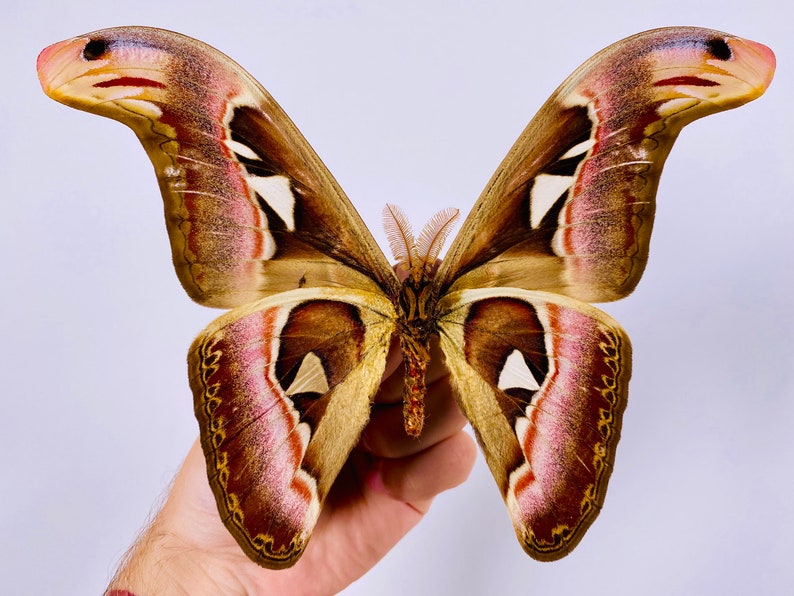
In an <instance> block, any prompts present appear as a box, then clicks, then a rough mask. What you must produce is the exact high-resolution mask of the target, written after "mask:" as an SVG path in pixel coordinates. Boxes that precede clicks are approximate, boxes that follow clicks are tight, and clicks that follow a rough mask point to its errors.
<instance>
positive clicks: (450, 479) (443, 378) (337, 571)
mask: <svg viewBox="0 0 794 596" xmlns="http://www.w3.org/2000/svg"><path fill="white" fill-rule="evenodd" d="M431 362H441V358H440V354H438V353H434V354H433V358H432V360H431ZM427 383H428V392H427V398H426V400H427V405H426V423H425V427H424V430H423V433H422V436H421V438H419V439H413V438H411V437H408V436H407V435H406V434H405V431H404V429H403V422H402V416H403V414H402V387H403V375H402V360H401V358H400V355H399V352H398V351H396V350H392V354H391V355H390V358H389V363H388V365H387V369H386V373H385V374H384V381H383V383H382V385H381V388H380V391H379V392H378V395H377V396H376V399H375V402H376V405H375V406H374V407H373V409H372V416H371V419H370V422H369V424H368V425H367V427H366V429H365V430H364V433H363V435H362V438H361V440H360V441H359V444H358V445H357V446H356V448H355V449H354V450H353V452H352V453H351V455H350V458H349V460H348V462H347V464H346V465H345V467H344V468H343V470H342V472H341V473H340V475H339V478H337V480H336V482H335V484H334V486H333V488H332V490H331V492H330V493H329V495H328V498H327V499H326V502H325V505H324V507H323V510H322V514H321V515H320V518H319V520H318V522H317V526H316V527H315V530H314V533H313V537H312V539H311V541H310V542H309V544H308V546H307V548H306V551H305V553H304V554H303V556H302V558H301V559H300V560H299V561H298V562H297V563H296V564H295V566H293V567H291V568H289V569H284V570H279V571H274V570H270V569H264V568H262V567H259V566H258V565H256V564H255V563H253V562H252V561H251V560H250V559H248V557H247V556H246V555H245V553H244V552H243V551H242V550H241V548H240V547H239V546H238V545H237V542H236V541H235V540H234V538H233V537H232V536H231V534H230V533H229V532H228V530H227V529H226V528H225V527H224V525H223V523H222V522H221V519H220V516H219V514H218V509H217V507H216V504H215V497H214V496H213V494H212V491H211V490H210V487H209V483H208V481H207V474H206V466H205V462H204V456H203V455H202V453H201V447H200V445H199V443H198V441H196V442H195V443H194V444H193V447H192V448H191V449H190V452H189V453H188V455H187V457H186V458H185V461H184V463H183V465H182V467H181V469H180V470H179V472H178V473H177V475H176V478H175V479H174V483H173V486H172V487H171V491H170V493H169V495H168V497H167V499H166V502H165V504H164V505H163V508H162V510H161V511H160V512H159V513H158V514H157V516H156V517H155V519H154V520H153V521H152V523H151V525H150V526H149V527H148V528H147V529H146V530H145V531H144V532H143V534H142V535H141V537H140V539H139V540H138V542H137V543H136V544H135V545H134V546H133V547H132V549H131V550H130V553H129V554H128V556H127V558H126V560H125V562H124V563H123V564H122V567H121V569H120V570H119V572H118V573H117V575H116V577H115V578H114V579H113V581H112V582H111V585H110V587H109V588H108V592H107V594H108V595H114V594H115V595H118V596H121V595H126V594H130V593H131V594H137V595H143V594H169V593H188V594H191V595H194V594H195V595H199V594H269V593H278V594H307V593H311V594H334V593H336V592H339V591H340V590H342V589H343V588H345V587H346V586H348V585H349V584H350V583H352V582H353V581H355V580H356V579H358V578H359V577H361V576H362V575H363V574H364V573H366V572H367V571H368V570H369V569H371V568H372V567H373V566H374V565H375V564H376V563H377V562H378V561H379V560H380V559H381V558H383V556H384V555H385V554H386V553H387V552H388V551H389V550H390V549H391V548H392V547H393V546H394V545H395V544H397V542H399V540H400V539H402V537H403V536H405V535H406V534H407V533H408V531H409V530H410V529H411V528H413V527H414V526H415V525H416V524H417V523H419V521H420V520H421V519H422V517H423V516H424V514H425V513H427V511H428V509H429V508H430V504H431V502H432V500H433V498H434V497H435V496H436V495H437V494H439V493H440V492H442V491H444V490H447V489H449V488H452V487H454V486H457V485H458V484H460V483H461V482H463V481H464V480H465V479H466V477H467V476H468V475H469V472H470V471H471V468H472V466H473V464H474V459H475V456H476V448H475V446H474V442H473V441H472V439H471V437H470V436H469V435H468V434H466V433H465V432H463V431H462V428H463V426H464V425H465V423H466V420H465V418H464V417H463V415H462V414H461V413H460V412H459V410H458V409H457V406H456V405H455V403H454V400H453V398H452V395H451V389H450V386H449V383H448V373H447V372H446V370H445V369H444V368H443V367H442V366H440V365H438V366H436V367H431V368H430V369H429V370H428V376H427ZM125 590H126V591H127V592H125Z"/></svg>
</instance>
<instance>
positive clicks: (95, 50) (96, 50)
mask: <svg viewBox="0 0 794 596" xmlns="http://www.w3.org/2000/svg"><path fill="white" fill-rule="evenodd" d="M107 51H108V44H107V42H106V41H104V40H102V39H92V40H91V41H89V42H88V43H87V44H85V47H84V48H83V58H84V59H86V60H99V59H100V58H101V57H102V56H104V55H105V53H106V52H107Z"/></svg>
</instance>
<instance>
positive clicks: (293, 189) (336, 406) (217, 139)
mask: <svg viewBox="0 0 794 596" xmlns="http://www.w3.org/2000/svg"><path fill="white" fill-rule="evenodd" d="M774 66H775V59H774V55H773V53H772V52H771V51H770V50H769V49H768V48H766V47H765V46H763V45H761V44H758V43H755V42H751V41H747V40H743V39H740V38H737V37H734V36H731V35H727V34H725V33H720V32H717V31H711V30H706V29H698V28H692V27H675V28H665V29H657V30H653V31H647V32H645V33H640V34H638V35H635V36H633V37H629V38H627V39H624V40H622V41H619V42H617V43H616V44H614V45H612V46H609V47H608V48H606V49H604V50H602V51H601V52H599V53H598V54H596V55H595V56H594V57H593V58H591V59H589V60H588V61H586V62H585V63H584V64H583V65H582V66H581V67H580V68H578V69H577V70H576V71H575V72H574V73H573V74H572V75H571V76H570V77H569V78H568V79H567V80H566V81H565V82H564V83H563V84H562V85H561V86H560V87H559V88H558V89H557V90H556V91H555V92H554V93H553V94H552V96H551V98H550V99H549V100H548V101H547V102H546V103H545V104H544V105H543V107H542V108H541V109H540V111H539V113H538V114H537V116H536V117H535V118H534V119H533V120H532V121H531V122H530V124H529V125H528V126H527V128H526V129H525V130H524V132H523V133H522V134H521V136H520V137H519V138H518V140H517V141H516V143H515V145H514V146H513V148H512V149H511V150H510V152H509V153H508V154H507V157H505V159H504V161H503V162H502V164H501V165H500V166H499V168H498V169H497V171H496V173H495V174H494V175H493V177H492V178H491V180H490V181H489V182H488V184H487V185H486V187H485V190H484V191H483V193H482V195H481V197H480V198H479V200H478V201H477V203H476V204H475V206H474V208H473V210H472V212H471V214H470V215H469V216H468V218H467V219H466V220H465V222H464V223H463V225H462V228H461V230H460V232H459V233H458V234H457V236H456V237H455V239H454V240H453V242H452V245H451V247H450V249H449V251H448V254H447V255H446V257H445V258H444V259H443V260H442V261H441V262H440V264H438V265H437V264H436V257H437V256H438V255H439V254H440V251H441V247H442V245H443V242H444V239H445V237H446V235H447V234H448V233H449V231H450V229H451V224H452V221H453V220H454V218H455V215H456V212H455V211H454V210H445V211H442V212H441V213H440V214H439V215H438V216H436V218H434V219H433V220H432V221H431V223H430V224H429V225H428V227H426V228H425V230H424V231H423V232H422V234H420V236H419V238H418V239H415V238H414V236H413V234H412V233H411V231H410V227H409V226H408V225H407V223H406V218H405V216H404V215H403V214H402V213H401V212H400V211H399V210H398V209H397V208H396V207H391V206H390V207H387V209H386V211H385V219H386V221H387V233H388V237H389V241H390V244H391V246H392V248H393V250H394V252H395V254H396V256H397V257H398V260H399V261H400V263H401V266H402V267H403V268H404V269H405V274H406V275H407V277H405V279H404V281H400V278H399V277H398V276H397V275H396V274H395V272H394V270H393V269H392V267H391V266H390V265H389V262H388V261H387V259H386V257H385V256H384V254H383V253H382V252H381V250H380V248H379V247H378V246H377V244H376V243H375V241H374V239H373V237H372V235H371V234H370V232H369V230H368V229H367V227H366V226H365V225H364V223H363V221H362V219H361V218H360V217H359V215H358V213H357V212H356V211H355V209H354V208H353V206H352V204H351V203H350V201H349V200H348V199H347V197H346V196H345V195H344V193H343V191H342V190H341V188H340V187H339V185H338V184H337V183H336V181H335V180H334V179H333V177H332V176H331V174H330V173H329V172H328V170H327V169H326V168H325V167H324V166H323V164H322V162H321V161H320V159H319V158H318V157H317V155H316V154H315V153H314V151H313V150H312V149H311V147H310V146H309V144H308V143H307V142H306V140H305V139H304V138H303V136H302V135H301V134H300V132H299V131H298V130H297V128H296V127H295V125H294V124H293V123H292V122H291V121H290V119H289V118H288V117H287V115H286V114H285V113H284V112H283V111H282V109H281V108H280V107H279V106H278V105H277V104H276V102H275V101H274V100H273V99H272V98H271V97H270V95H269V94H268V93H267V92H266V91H265V90H264V89H263V88H262V87H261V86H260V85H259V84H258V83H257V82H256V81H255V80H254V79H253V77H251V76H250V75H249V74H248V73H247V72H246V71H244V70H243V69H242V68H241V67H240V66H238V65H237V64H236V63H235V62H233V61H232V60H231V59H229V58H228V57H226V56H225V55H223V54H222V53H220V52H219V51H217V50H215V49H213V48H212V47H210V46H208V45H206V44H204V43H202V42H199V41H196V40H194V39H191V38H189V37H185V36H183V35H179V34H177V33H173V32H169V31H164V30H159V29H152V28H145V27H119V28H114V29H106V30H103V31H97V32H94V33H89V34H87V35H82V36H80V37H76V38H73V39H70V40H67V41H63V42H60V43H57V44H55V45H52V46H50V47H48V48H47V49H45V50H44V51H43V52H42V53H41V55H40V56H39V59H38V72H39V78H40V80H41V84H42V87H43V89H44V91H45V92H46V93H47V95H49V96H50V97H52V98H53V99H56V100H57V101H60V102H62V103H65V104H67V105H70V106H72V107H75V108H78V109H81V110H86V111H89V112H94V113H96V114H100V115H103V116H108V117H110V118H114V119H116V120H119V121H121V122H123V123H124V124H126V125H128V126H129V127H130V128H132V129H133V131H135V133H136V134H137V136H138V138H139V139H140V141H141V143H142V144H143V146H144V148H145V150H146V152H147V153H148V155H149V158H150V159H151V161H152V163H153V165H154V169H155V172H156V174H157V178H158V181H159V185H160V190H161V193H162V196H163V199H164V201H165V219H166V225H167V228H168V234H169V238H170V242H171V248H172V257H173V262H174V266H175V268H176V273H177V276H178V277H179V280H180V282H181V283H182V286H183V287H184V289H185V291H186V292H187V293H188V294H189V295H190V297H191V298H192V299H193V300H195V301H197V302H198V303H200V304H203V305H207V306H212V307H219V308H227V309H231V310H230V311H229V312H227V313H226V314H223V315H221V316H220V317H219V318H218V319H217V320H215V321H214V322H213V323H211V324H210V325H209V326H208V327H207V328H206V329H205V330H204V331H202V332H201V334H200V335H199V336H198V337H197V338H196V340H195V341H194V343H193V345H192V346H191V348H190V352H189V355H188V363H189V378H190V386H191V388H192V390H193V394H194V398H195V413H196V416H197V418H198V422H199V426H200V433H201V443H202V446H203V450H204V455H205V457H206V462H207V470H208V474H209V481H210V484H211V486H212V490H213V492H214V494H215V497H216V500H217V505H218V510H219V512H220V515H221V518H222V519H223V521H224V523H225V525H226V527H227V528H228V530H229V531H230V532H231V533H232V534H233V536H234V537H235V538H236V540H237V542H238V543H239V544H240V546H241V547H242V549H243V550H244V551H245V552H246V553H247V555H248V556H249V557H250V558H251V559H252V560H254V561H256V562H257V563H259V564H260V565H263V566H265V567H269V568H283V567H289V566H291V565H293V564H294V563H295V562H296V561H297V560H298V558H299V557H300V556H301V554H302V552H303V551H304V548H305V546H306V544H307V541H308V540H309V538H310V536H311V533H312V529H313V527H314V525H315V522H316V521H317V517H318V515H319V514H320V511H321V508H322V505H323V501H324V499H325V497H326V495H327V494H328V491H329V490H330V488H331V486H332V484H333V483H334V481H335V479H336V478H337V475H338V473H339V471H340V469H341V468H342V465H343V464H344V463H345V461H346V459H347V457H348V455H349V453H350V451H351V450H352V448H353V447H354V446H355V445H356V443H357V441H358V439H359V436H360V434H361V432H362V429H363V428H364V427H365V425H366V424H367V421H368V419H369V416H370V406H371V400H372V398H373V396H374V394H375V392H376V390H377V388H378V385H379V383H380V380H381V375H382V373H383V370H384V367H385V363H386V357H387V352H388V350H389V345H390V343H391V341H392V339H393V338H395V337H397V338H398V339H399V344H400V348H401V350H402V355H403V359H404V363H405V371H406V372H405V394H404V421H405V430H406V432H408V433H409V434H410V435H414V436H418V435H420V433H421V432H422V424H423V417H424V415H423V399H424V394H425V389H426V388H425V372H426V369H427V365H428V361H429V359H430V350H429V346H430V343H431V341H434V338H437V341H438V342H439V343H440V346H441V350H442V352H443V358H444V362H445V365H446V367H447V369H448V370H449V373H450V375H451V380H452V385H453V388H454V390H455V393H456V399H457V402H458V405H459V407H460V409H461V410H462V412H463V413H464V414H465V415H466V417H467V418H468V420H469V421H470V422H471V425H472V427H473V429H474V432H475V434H476V436H477V439H478V442H479V444H480V447H481V449H482V452H483V454H484V455H485V458H486V460H487V462H488V466H489V467H490V469H491V472H492V473H493V476H494V479H495V480H496V484H497V486H498V488H499V490H500V492H501V493H502V496H503V497H504V501H505V503H506V505H507V509H508V512H509V514H510V517H511V519H512V522H513V525H514V527H515V531H516V534H517V536H518V539H519V541H520V543H521V545H522V546H523V548H524V549H525V550H526V552H527V553H528V554H529V555H530V556H532V557H533V558H535V559H538V560H542V561H550V560H555V559H559V558H561V557H563V556H565V555H566V554H568V553H569V552H570V551H571V550H572V549H573V548H574V547H575V546H576V545H577V544H578V543H579V541H580V540H581V539H582V537H583V535H584V533H585V532H586V530H587V528H588V527H589V526H590V524H591V523H592V522H593V520H594V519H595V518H596V516H597V515H598V513H599V511H600V509H601V507H602V505H603V502H604V497H605V494H606V489H607V481H608V479H609V476H610V474H611V472H612V467H613V464H614V460H615V449H616V446H617V442H618V437H619V434H620V427H621V419H622V416H623V411H624V409H625V407H626V400H627V386H628V382H629V376H630V367H631V347H630V344H629V339H628V337H627V336H626V333H625V332H624V331H623V329H622V328H621V327H620V325H619V324H618V323H617V322H616V321H614V320H613V319H612V318H611V317H610V316H608V315H607V314H605V313H604V312H602V311H600V310H598V309H596V308H595V307H593V306H591V305H590V304H589V303H591V302H605V301H611V300H616V299H619V298H622V297H624V296H626V295H627V294H629V293H630V292H631V291H632V290H633V289H634V287H635V286H636V284H637V282H638V281H639V279H640V276H641V275H642V272H643V270H644V268H645V264H646V261H647V258H648V247H649V241H650V235H651V227H652V223H653V218H654V211H655V194H656V188H657V184H658V180H659V176H660V174H661V171H662V166H663V165H664V161H665V158H666V157H667V154H668V152H669V151H670V149H671V147H672V144H673V142H674V140H675V138H676V137H677V135H678V133H679V132H680V130H681V128H682V127H683V126H684V125H685V124H687V123H689V122H691V121H693V120H695V119H697V118H700V117H702V116H705V115H708V114H711V113H714V112H718V111H721V110H725V109H729V108H733V107H737V106H739V105H742V104H744V103H746V102H748V101H751V100H753V99H755V98H757V97H759V96H760V95H761V94H762V93H763V92H764V91H765V89H766V88H767V86H768V85H769V84H770V82H771V79H772V76H773V72H774Z"/></svg>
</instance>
